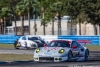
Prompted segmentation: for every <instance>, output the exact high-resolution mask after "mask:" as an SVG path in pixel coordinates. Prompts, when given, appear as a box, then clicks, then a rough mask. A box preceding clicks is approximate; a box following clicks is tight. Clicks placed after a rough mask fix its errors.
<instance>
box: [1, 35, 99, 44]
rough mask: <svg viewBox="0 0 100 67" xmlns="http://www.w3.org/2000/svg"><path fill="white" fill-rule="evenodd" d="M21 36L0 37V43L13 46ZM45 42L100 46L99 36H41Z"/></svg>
mask: <svg viewBox="0 0 100 67" xmlns="http://www.w3.org/2000/svg"><path fill="white" fill-rule="evenodd" d="M20 37H21V36H15V35H0V43H6V44H13V43H14V41H15V40H16V39H19V38H20ZM40 37H42V38H44V39H46V40H52V39H72V40H89V41H91V44H92V45H99V44H100V36H57V35H56V36H55V35H54V36H53V35H46V36H44V35H42V36H40Z"/></svg>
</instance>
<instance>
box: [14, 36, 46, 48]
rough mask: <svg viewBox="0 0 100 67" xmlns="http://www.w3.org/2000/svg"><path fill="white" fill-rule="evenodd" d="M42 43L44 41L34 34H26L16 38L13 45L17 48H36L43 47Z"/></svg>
mask: <svg viewBox="0 0 100 67" xmlns="http://www.w3.org/2000/svg"><path fill="white" fill-rule="evenodd" d="M43 44H45V41H44V40H43V39H42V38H41V37H39V36H35V35H27V36H22V37H21V38H19V39H18V40H16V41H15V43H14V47H15V48H16V49H19V48H38V47H43Z"/></svg>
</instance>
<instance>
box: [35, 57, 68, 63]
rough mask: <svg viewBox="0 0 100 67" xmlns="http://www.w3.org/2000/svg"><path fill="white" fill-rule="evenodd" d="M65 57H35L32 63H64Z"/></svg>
mask: <svg viewBox="0 0 100 67" xmlns="http://www.w3.org/2000/svg"><path fill="white" fill-rule="evenodd" d="M66 60H67V57H35V56H34V61H37V62H62V61H66Z"/></svg>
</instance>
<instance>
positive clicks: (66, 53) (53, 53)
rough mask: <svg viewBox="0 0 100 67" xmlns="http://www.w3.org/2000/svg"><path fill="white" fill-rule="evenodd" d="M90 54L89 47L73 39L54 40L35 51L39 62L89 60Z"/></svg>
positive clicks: (35, 56)
mask: <svg viewBox="0 0 100 67" xmlns="http://www.w3.org/2000/svg"><path fill="white" fill-rule="evenodd" d="M88 56H89V50H88V48H86V47H84V46H82V45H80V44H79V43H78V42H76V41H73V40H52V41H51V42H50V43H49V44H47V45H46V44H45V45H44V47H40V48H37V49H36V50H35V51H34V61H37V62H61V61H73V60H74V61H87V60H88Z"/></svg>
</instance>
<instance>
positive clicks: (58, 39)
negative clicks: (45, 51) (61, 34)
mask: <svg viewBox="0 0 100 67" xmlns="http://www.w3.org/2000/svg"><path fill="white" fill-rule="evenodd" d="M52 41H70V42H72V41H73V40H71V39H56V40H52Z"/></svg>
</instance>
